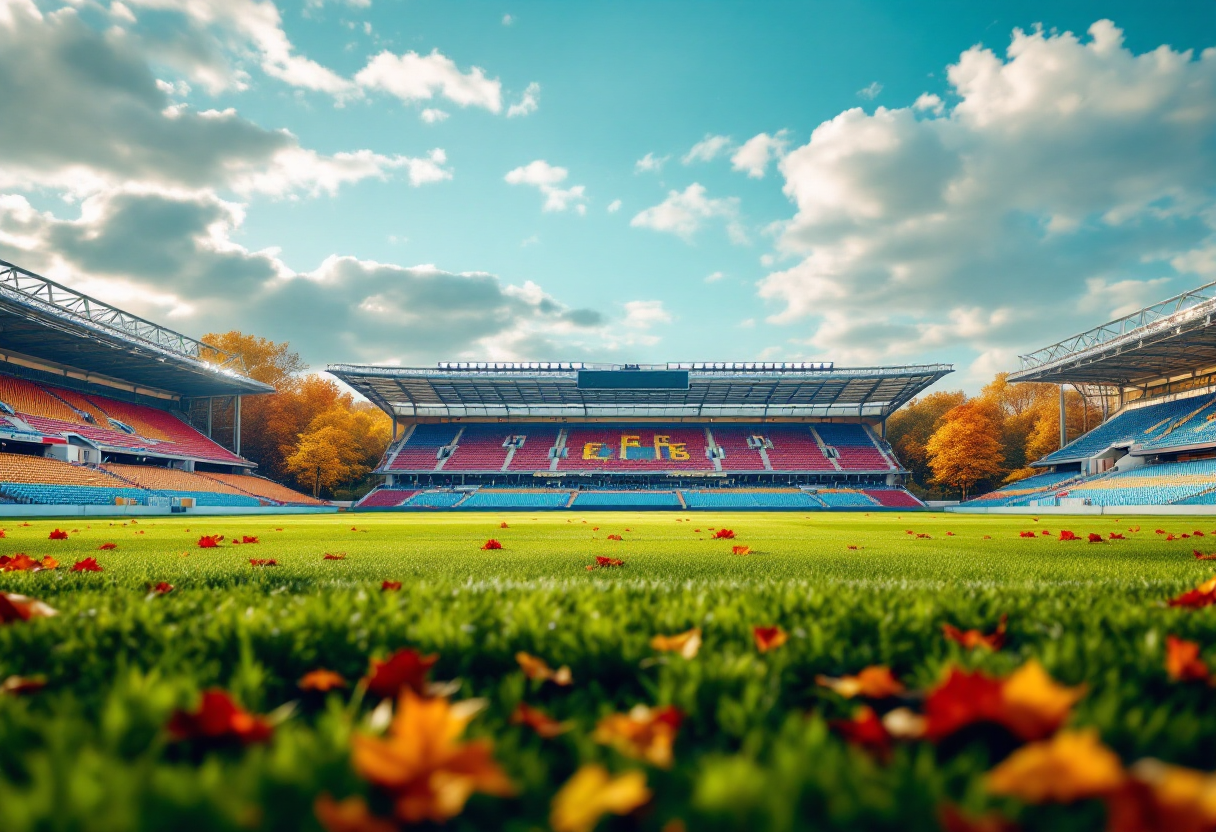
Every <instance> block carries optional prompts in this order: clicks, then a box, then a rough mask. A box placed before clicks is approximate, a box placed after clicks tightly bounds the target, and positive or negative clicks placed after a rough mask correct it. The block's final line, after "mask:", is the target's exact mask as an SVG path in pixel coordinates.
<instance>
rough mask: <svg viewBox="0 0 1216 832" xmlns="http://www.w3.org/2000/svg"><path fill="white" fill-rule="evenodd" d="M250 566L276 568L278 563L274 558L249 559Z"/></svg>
mask: <svg viewBox="0 0 1216 832" xmlns="http://www.w3.org/2000/svg"><path fill="white" fill-rule="evenodd" d="M249 565H250V566H278V565H279V562H278V561H277V560H275V559H274V558H250V559H249Z"/></svg>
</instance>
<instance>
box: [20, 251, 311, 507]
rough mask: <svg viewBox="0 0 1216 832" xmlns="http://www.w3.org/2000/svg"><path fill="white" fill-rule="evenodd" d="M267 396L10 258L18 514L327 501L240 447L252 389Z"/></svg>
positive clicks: (221, 361)
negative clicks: (263, 470)
mask: <svg viewBox="0 0 1216 832" xmlns="http://www.w3.org/2000/svg"><path fill="white" fill-rule="evenodd" d="M268 392H272V389H271V388H269V387H268V386H266V385H264V384H262V383H260V382H258V381H255V380H253V379H251V378H249V377H247V376H246V375H244V374H243V373H242V372H240V370H239V368H238V367H237V366H236V361H235V359H233V358H232V357H231V356H227V355H225V354H224V353H222V352H220V351H218V350H215V349H214V348H212V347H210V346H208V345H206V344H203V343H202V342H199V341H196V340H194V339H192V338H189V337H188V336H185V335H181V334H180V333H176V332H173V331H171V330H168V329H165V328H163V327H159V326H157V325H156V324H153V323H151V322H149V321H145V320H143V319H141V318H138V317H135V316H133V315H130V314H129V313H126V312H123V311H121V310H118V309H115V308H113V307H111V306H108V305H107V304H105V303H103V302H101V301H99V300H97V299H96V298H91V297H88V296H86V295H81V294H80V293H78V292H75V291H73V290H71V289H69V288H67V287H65V286H61V285H59V284H57V283H55V282H53V281H50V280H47V279H46V278H43V277H40V276H38V275H35V274H33V273H31V272H28V271H26V270H24V269H21V268H20V267H18V266H15V265H13V264H11V263H6V262H4V261H0V504H10V505H12V504H15V505H19V506H22V507H23V508H21V509H13V510H9V512H8V513H12V512H13V511H20V512H22V513H30V512H31V511H32V509H31V508H30V507H33V506H39V505H54V506H61V507H62V506H69V507H70V506H80V507H83V506H121V507H124V508H129V507H132V506H143V507H148V508H151V509H164V510H191V509H196V508H206V509H240V510H254V509H265V508H281V507H284V506H293V507H310V508H320V507H321V506H323V505H324V504H323V503H322V502H321V501H318V500H313V499H312V498H311V497H307V496H305V495H303V494H299V493H297V492H295V491H292V490H290V489H287V488H285V487H284V486H281V485H279V484H277V483H273V482H270V481H269V480H267V479H265V478H263V477H259V476H256V475H254V474H253V473H252V471H253V469H254V468H256V467H257V466H256V465H254V463H252V462H250V461H249V460H248V459H245V458H244V457H243V456H241V453H240V401H241V398H242V397H243V396H247V395H257V394H262V393H268ZM217 404H218V411H219V412H218V414H217ZM217 416H218V417H219V418H213V417H217ZM225 429H226V432H225ZM221 434H223V435H221ZM35 513H36V512H35Z"/></svg>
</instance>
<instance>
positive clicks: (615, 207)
mask: <svg viewBox="0 0 1216 832" xmlns="http://www.w3.org/2000/svg"><path fill="white" fill-rule="evenodd" d="M619 210H621V201H620V200H619V199H614V200H612V202H609V203H608V213H609V214H615V213H616V212H617V211H619Z"/></svg>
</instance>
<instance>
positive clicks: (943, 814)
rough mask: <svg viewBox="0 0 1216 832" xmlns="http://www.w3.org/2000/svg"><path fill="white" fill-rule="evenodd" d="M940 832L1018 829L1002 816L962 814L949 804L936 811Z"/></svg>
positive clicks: (1009, 831) (1011, 830)
mask: <svg viewBox="0 0 1216 832" xmlns="http://www.w3.org/2000/svg"><path fill="white" fill-rule="evenodd" d="M937 820H938V823H939V824H940V825H941V827H942V832H1019V830H1020V827H1019V826H1018V825H1017V824H1016V823H1014V822H1013V821H1011V820H1009V818H1007V817H1005V816H1004V815H1000V814H997V813H996V812H988V813H986V814H983V815H966V814H963V813H962V812H961V811H960V810H959V809H958V807H957V806H952V805H950V804H949V803H947V804H944V805H943V806H941V807H940V808H939V809H938V813H937Z"/></svg>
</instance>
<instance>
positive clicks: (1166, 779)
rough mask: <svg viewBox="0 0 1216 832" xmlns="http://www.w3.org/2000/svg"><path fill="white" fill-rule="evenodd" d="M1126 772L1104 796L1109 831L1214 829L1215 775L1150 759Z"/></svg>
mask: <svg viewBox="0 0 1216 832" xmlns="http://www.w3.org/2000/svg"><path fill="white" fill-rule="evenodd" d="M1127 774H1128V778H1127V780H1126V781H1125V782H1124V784H1123V787H1122V788H1120V789H1118V790H1117V791H1115V792H1114V793H1113V794H1111V795H1109V796H1108V797H1107V798H1106V804H1107V817H1108V819H1109V820H1108V825H1107V829H1108V830H1110V832H1162V830H1169V832H1211V830H1212V829H1216V798H1214V797H1213V795H1216V775H1212V774H1210V773H1208V772H1205V771H1196V770H1194V769H1189V768H1182V767H1181V766H1172V765H1167V764H1166V763H1162V762H1160V761H1158V760H1152V759H1148V760H1140V761H1139V762H1137V763H1136V764H1135V765H1133V766H1132V767H1131V768H1130V769H1129V770H1128V771H1127Z"/></svg>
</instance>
